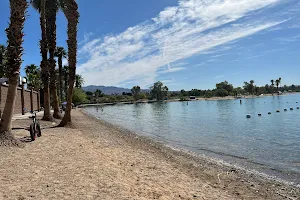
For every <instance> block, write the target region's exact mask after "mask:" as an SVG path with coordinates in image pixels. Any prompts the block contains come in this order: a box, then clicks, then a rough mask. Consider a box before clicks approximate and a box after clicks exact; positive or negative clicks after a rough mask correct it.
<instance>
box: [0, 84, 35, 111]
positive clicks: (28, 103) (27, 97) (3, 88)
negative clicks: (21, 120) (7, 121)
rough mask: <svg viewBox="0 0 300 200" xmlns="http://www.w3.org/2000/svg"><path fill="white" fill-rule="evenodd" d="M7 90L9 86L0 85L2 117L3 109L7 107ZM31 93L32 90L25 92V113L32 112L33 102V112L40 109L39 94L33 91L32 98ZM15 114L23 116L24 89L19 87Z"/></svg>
mask: <svg viewBox="0 0 300 200" xmlns="http://www.w3.org/2000/svg"><path fill="white" fill-rule="evenodd" d="M7 90H8V86H7V85H0V116H1V115H2V112H3V109H4V107H5V102H6V95H7ZM30 93H31V90H24V108H25V112H30V111H31V102H32V106H33V110H38V109H39V107H40V106H39V95H38V92H36V91H32V98H31V95H30ZM14 114H22V88H19V87H18V91H17V97H16V103H15V107H14Z"/></svg>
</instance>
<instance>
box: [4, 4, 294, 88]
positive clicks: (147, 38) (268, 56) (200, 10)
mask: <svg viewBox="0 0 300 200" xmlns="http://www.w3.org/2000/svg"><path fill="white" fill-rule="evenodd" d="M77 2H78V4H79V9H80V24H79V32H78V42H79V48H78V66H77V67H78V69H77V72H78V73H79V74H82V75H83V77H84V79H85V85H91V84H93V85H106V86H108V85H114V86H121V87H128V88H131V87H132V86H133V85H140V86H142V87H143V88H147V87H149V86H150V85H151V84H153V82H155V81H158V80H160V81H162V82H163V83H164V84H165V85H167V86H168V87H169V88H170V89H171V90H180V89H186V90H189V89H192V88H199V89H208V88H213V87H215V83H216V82H220V81H224V80H227V81H229V82H230V83H232V84H234V86H242V84H243V82H244V81H250V80H251V79H254V80H255V83H256V84H257V85H265V84H267V83H269V82H270V80H271V79H276V78H278V77H281V78H282V84H287V85H289V84H293V83H294V84H300V67H299V66H300V13H299V10H300V0H263V1H262V0H179V1H178V0H163V1H162V0H151V1H141V0H127V1H120V0H102V1H99V0H89V1H88V3H86V1H85V3H84V1H83V0H78V1H77ZM0 7H1V12H0V18H1V19H2V20H1V21H0V30H2V31H0V43H5V42H6V35H5V32H4V29H5V28H6V27H7V25H8V23H7V22H8V19H9V8H8V0H7V1H1V2H0ZM57 26H58V30H57V44H58V45H59V46H65V47H66V39H67V36H66V26H67V23H66V19H65V17H64V16H63V14H62V13H59V14H58V21H57ZM24 31H25V34H26V36H25V39H24V49H25V54H24V56H23V60H24V62H23V67H24V66H26V65H27V64H31V63H35V64H39V63H40V59H41V58H40V53H39V47H38V43H39V39H40V28H39V15H38V13H37V12H36V11H35V10H33V9H32V8H29V9H28V19H27V21H26V24H25V30H24ZM64 63H66V61H64ZM22 73H23V70H22Z"/></svg>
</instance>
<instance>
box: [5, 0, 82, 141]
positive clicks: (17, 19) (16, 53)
mask: <svg viewBox="0 0 300 200" xmlns="http://www.w3.org/2000/svg"><path fill="white" fill-rule="evenodd" d="M9 2H10V22H9V27H8V28H7V29H6V34H7V38H8V42H7V43H8V46H7V50H6V60H7V61H6V66H7V68H8V70H7V72H8V74H7V76H8V79H9V86H8V93H7V99H6V104H5V107H4V110H3V114H2V117H1V122H0V138H1V140H2V141H3V140H6V141H15V140H14V138H13V135H12V134H11V127H12V116H13V109H14V104H15V100H16V94H17V85H18V79H19V75H20V68H21V63H22V54H23V47H22V44H23V36H24V32H23V28H24V24H25V20H26V16H25V13H26V10H27V8H28V6H29V5H28V2H27V1H26V0H10V1H9ZM30 3H31V5H32V6H33V7H34V8H35V9H36V10H37V11H38V12H39V14H40V27H41V33H42V36H41V40H40V50H41V56H42V60H41V79H42V84H43V88H44V116H43V119H44V120H51V119H52V116H51V113H50V92H51V94H52V97H53V100H54V115H53V116H54V117H60V116H58V115H59V103H58V96H57V87H56V77H55V73H54V71H55V66H56V61H55V59H54V56H55V50H56V15H57V12H58V10H59V9H61V10H62V11H63V13H64V15H65V16H66V18H67V21H68V30H67V34H68V40H67V45H68V63H69V65H68V67H69V74H68V75H69V76H68V77H69V79H68V84H69V86H68V92H67V107H66V111H65V115H64V117H63V119H62V121H61V123H60V124H59V126H65V125H67V124H68V123H70V122H71V108H72V93H73V87H74V82H75V74H76V62H77V25H78V19H79V13H78V5H77V3H76V1H75V0H31V1H30ZM48 55H49V57H48ZM59 62H62V61H61V60H59ZM59 70H62V69H59ZM59 84H61V83H59ZM60 92H61V91H60Z"/></svg>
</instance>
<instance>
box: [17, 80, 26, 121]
mask: <svg viewBox="0 0 300 200" xmlns="http://www.w3.org/2000/svg"><path fill="white" fill-rule="evenodd" d="M21 88H22V90H21V104H22V115H25V102H24V84H21ZM17 94H18V91H17Z"/></svg>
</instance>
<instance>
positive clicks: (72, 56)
mask: <svg viewBox="0 0 300 200" xmlns="http://www.w3.org/2000/svg"><path fill="white" fill-rule="evenodd" d="M61 7H62V10H63V12H64V14H65V16H66V18H67V20H68V41H67V43H68V63H69V89H68V98H67V107H66V112H65V115H64V117H63V119H62V121H61V123H60V124H59V126H65V125H67V124H68V123H70V122H71V109H72V96H73V87H74V82H75V74H76V62H77V26H78V20H79V13H78V5H77V3H76V1H75V0H65V4H62V5H61Z"/></svg>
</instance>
